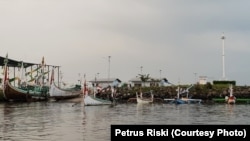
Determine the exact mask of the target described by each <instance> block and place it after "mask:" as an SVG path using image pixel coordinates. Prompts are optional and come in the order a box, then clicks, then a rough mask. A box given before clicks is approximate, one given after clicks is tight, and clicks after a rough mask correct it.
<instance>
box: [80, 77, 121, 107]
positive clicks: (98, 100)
mask: <svg viewBox="0 0 250 141" xmlns="http://www.w3.org/2000/svg"><path fill="white" fill-rule="evenodd" d="M120 83H121V81H120V80H119V79H116V80H114V82H113V83H112V85H108V86H107V87H105V88H100V87H98V86H97V87H94V90H93V93H92V94H90V93H89V89H88V88H87V85H86V80H85V82H84V90H83V93H84V97H83V102H84V105H85V106H98V105H115V104H116V88H117V87H118V85H119V84H120ZM103 91H106V93H107V94H108V95H106V97H100V95H102V93H103ZM98 95H99V96H98Z"/></svg>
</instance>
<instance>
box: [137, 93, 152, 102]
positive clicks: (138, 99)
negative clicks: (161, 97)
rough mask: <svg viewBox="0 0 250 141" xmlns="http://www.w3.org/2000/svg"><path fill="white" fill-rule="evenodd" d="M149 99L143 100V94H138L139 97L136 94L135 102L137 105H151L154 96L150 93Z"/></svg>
mask: <svg viewBox="0 0 250 141" xmlns="http://www.w3.org/2000/svg"><path fill="white" fill-rule="evenodd" d="M150 94H151V97H150V98H145V97H143V93H142V92H140V96H139V95H138V94H137V92H136V102H137V103H138V104H148V103H153V102H154V94H153V92H152V91H150Z"/></svg>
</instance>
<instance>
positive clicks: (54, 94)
mask: <svg viewBox="0 0 250 141" xmlns="http://www.w3.org/2000/svg"><path fill="white" fill-rule="evenodd" d="M81 96H82V88H81V85H78V84H75V85H74V86H73V87H68V88H62V87H59V86H57V85H56V84H55V82H54V67H53V69H52V74H51V80H50V89H49V97H50V99H54V100H56V101H58V100H66V99H73V98H79V97H81Z"/></svg>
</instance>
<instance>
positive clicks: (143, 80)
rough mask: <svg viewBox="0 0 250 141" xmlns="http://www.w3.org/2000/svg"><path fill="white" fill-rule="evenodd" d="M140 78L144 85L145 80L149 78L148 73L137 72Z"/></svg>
mask: <svg viewBox="0 0 250 141" xmlns="http://www.w3.org/2000/svg"><path fill="white" fill-rule="evenodd" d="M138 75H139V78H140V79H141V81H142V83H143V85H144V86H145V82H146V81H148V80H149V79H150V77H149V74H138Z"/></svg>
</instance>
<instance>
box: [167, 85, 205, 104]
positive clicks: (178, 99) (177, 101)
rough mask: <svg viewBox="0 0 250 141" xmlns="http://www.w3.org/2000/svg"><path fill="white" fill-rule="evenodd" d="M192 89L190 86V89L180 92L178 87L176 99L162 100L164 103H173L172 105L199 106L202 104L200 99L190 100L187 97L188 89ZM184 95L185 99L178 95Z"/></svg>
mask: <svg viewBox="0 0 250 141" xmlns="http://www.w3.org/2000/svg"><path fill="white" fill-rule="evenodd" d="M191 87H193V85H191V86H190V87H188V88H186V89H185V90H181V89H180V87H179V86H178V88H177V90H176V91H177V97H175V98H172V99H164V101H165V102H166V103H174V104H200V103H201V102H202V100H201V99H192V98H189V97H188V93H189V89H190V88H191ZM182 94H186V97H180V95H182Z"/></svg>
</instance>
